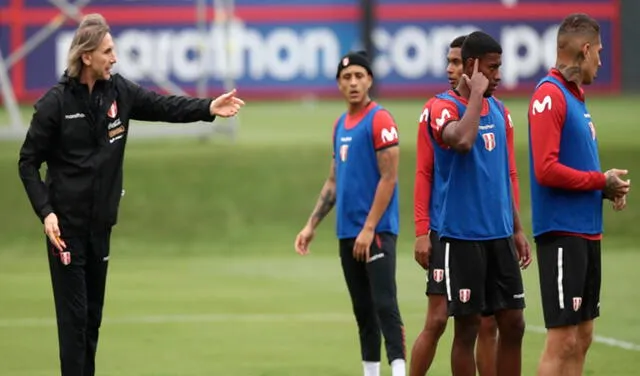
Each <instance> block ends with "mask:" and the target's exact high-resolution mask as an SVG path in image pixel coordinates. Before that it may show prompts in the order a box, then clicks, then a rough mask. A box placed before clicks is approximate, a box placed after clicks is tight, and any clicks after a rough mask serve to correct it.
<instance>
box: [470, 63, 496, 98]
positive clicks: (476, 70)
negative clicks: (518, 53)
mask: <svg viewBox="0 0 640 376" xmlns="http://www.w3.org/2000/svg"><path fill="white" fill-rule="evenodd" d="M501 65H502V55H501V54H499V53H488V54H485V55H484V56H482V57H481V58H479V59H468V60H467V62H466V65H465V75H464V76H463V78H464V77H466V79H465V82H466V84H467V85H468V86H469V88H470V89H472V90H482V89H484V90H482V92H483V93H484V94H483V95H484V96H485V97H490V96H492V95H493V93H494V92H495V91H496V89H497V88H498V85H499V84H500V81H501V80H502V77H501V75H500V66H501ZM474 76H475V78H474Z"/></svg>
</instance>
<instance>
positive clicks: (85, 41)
mask: <svg viewBox="0 0 640 376" xmlns="http://www.w3.org/2000/svg"><path fill="white" fill-rule="evenodd" d="M109 31H110V28H109V25H108V24H107V21H106V20H105V18H104V17H103V16H102V15H100V14H98V13H93V14H88V15H86V16H84V18H83V19H82V22H80V25H79V26H78V29H77V30H76V33H75V35H74V36H73V40H72V41H71V46H70V47H69V55H68V57H67V75H69V76H70V77H78V76H79V75H80V71H81V70H82V54H84V53H86V52H93V51H95V50H96V49H97V48H98V46H100V43H102V39H104V36H105V35H107V33H108V32H109Z"/></svg>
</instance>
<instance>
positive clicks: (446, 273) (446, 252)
mask: <svg viewBox="0 0 640 376" xmlns="http://www.w3.org/2000/svg"><path fill="white" fill-rule="evenodd" d="M449 245H450V243H449V242H446V243H444V278H445V282H446V284H447V300H449V301H451V275H450V274H449Z"/></svg>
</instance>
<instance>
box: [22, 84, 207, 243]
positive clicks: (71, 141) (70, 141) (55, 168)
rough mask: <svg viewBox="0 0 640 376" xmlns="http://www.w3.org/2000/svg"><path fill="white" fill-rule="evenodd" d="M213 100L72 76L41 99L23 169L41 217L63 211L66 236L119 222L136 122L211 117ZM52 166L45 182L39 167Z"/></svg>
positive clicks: (25, 146)
mask: <svg viewBox="0 0 640 376" xmlns="http://www.w3.org/2000/svg"><path fill="white" fill-rule="evenodd" d="M210 104H211V100H210V99H198V98H188V97H181V96H164V95H160V94H157V93H155V92H153V91H149V90H146V89H144V88H142V87H141V86H139V85H137V84H135V83H133V82H131V81H129V80H127V79H125V78H124V77H122V76H120V75H118V74H114V75H112V76H111V78H110V79H109V80H106V81H105V80H102V81H98V82H96V84H95V85H94V88H93V90H92V92H91V94H90V93H89V90H88V87H87V85H84V84H81V83H80V82H79V81H78V80H77V79H75V78H70V77H68V76H67V75H66V74H65V75H63V76H62V78H61V79H60V81H59V82H58V83H57V84H56V85H55V86H53V87H52V88H51V89H50V90H49V91H47V93H45V94H44V95H43V96H42V97H41V98H40V99H39V100H38V101H37V103H36V104H35V106H34V107H35V112H34V114H33V118H32V120H31V124H30V126H29V130H28V132H27V135H26V137H25V140H24V143H23V145H22V148H21V150H20V160H19V163H18V165H19V173H20V178H21V179H22V182H23V184H24V187H25V190H26V192H27V195H28V197H29V200H30V202H31V206H32V207H33V210H34V211H35V212H36V214H37V215H38V217H39V218H40V220H41V221H44V218H45V217H46V216H47V215H48V214H50V213H55V214H56V215H57V216H58V221H59V226H60V231H61V233H62V235H63V236H74V235H75V236H84V235H89V234H90V233H92V232H94V231H103V230H106V229H109V228H111V227H112V226H113V225H115V224H116V222H117V217H118V207H119V204H120V197H121V196H122V164H123V160H124V149H125V144H126V141H127V135H128V133H129V121H130V120H141V121H162V122H170V123H187V122H195V121H208V122H211V121H213V120H214V119H215V117H214V116H212V115H211V114H210V112H209V106H210ZM43 163H46V164H47V173H46V177H45V179H44V182H43V181H42V178H41V176H40V173H39V170H40V167H41V165H42V164H43Z"/></svg>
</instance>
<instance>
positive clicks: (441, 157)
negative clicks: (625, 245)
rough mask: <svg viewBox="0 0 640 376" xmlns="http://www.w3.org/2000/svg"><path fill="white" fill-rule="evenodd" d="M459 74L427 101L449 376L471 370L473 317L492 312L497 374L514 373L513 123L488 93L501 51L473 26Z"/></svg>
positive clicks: (518, 325) (524, 256)
mask: <svg viewBox="0 0 640 376" xmlns="http://www.w3.org/2000/svg"><path fill="white" fill-rule="evenodd" d="M461 54H462V61H463V65H464V74H463V75H462V80H461V81H460V84H459V85H458V88H456V90H452V91H450V92H448V93H446V94H444V95H438V96H437V97H438V98H437V99H436V100H435V101H434V102H433V104H432V106H431V120H430V125H431V130H432V132H433V134H434V138H435V140H436V142H435V143H434V153H435V161H436V167H435V170H436V173H437V174H441V178H442V179H443V181H444V184H446V188H445V189H444V191H443V192H442V193H441V205H442V207H441V210H440V218H439V222H440V226H439V227H440V239H441V241H442V243H443V246H444V252H445V260H444V264H445V284H446V291H447V299H448V312H449V314H450V315H451V316H453V317H454V323H455V330H454V339H453V347H452V352H451V365H452V371H453V375H455V376H467V375H475V374H476V364H475V360H474V353H473V351H474V345H475V342H476V337H477V334H478V327H479V325H480V320H481V315H491V314H495V318H496V322H497V325H498V330H499V333H500V339H499V343H498V349H497V360H496V370H497V374H498V375H510V376H511V375H520V372H521V355H522V354H521V349H522V338H523V334H524V326H525V324H524V317H523V309H524V307H525V302H524V288H523V284H522V276H521V274H520V268H521V267H526V266H527V265H528V264H529V263H530V262H531V258H530V250H529V244H528V242H527V240H526V237H525V235H524V232H523V230H522V226H521V224H520V220H519V216H518V210H517V206H518V197H519V192H518V184H517V172H516V166H515V157H514V152H513V123H512V122H511V116H510V115H509V112H508V111H507V109H506V108H505V106H504V104H503V103H502V102H501V101H499V100H498V99H496V98H495V97H493V95H492V94H493V92H494V91H495V90H496V88H497V86H498V84H499V82H500V66H501V62H502V58H501V57H502V48H501V46H500V44H499V43H498V42H496V41H495V40H494V39H493V38H492V37H491V36H490V35H488V34H486V33H483V32H480V31H476V32H473V33H471V34H469V35H468V36H467V38H466V39H465V41H464V43H463V45H462V51H461Z"/></svg>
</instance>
